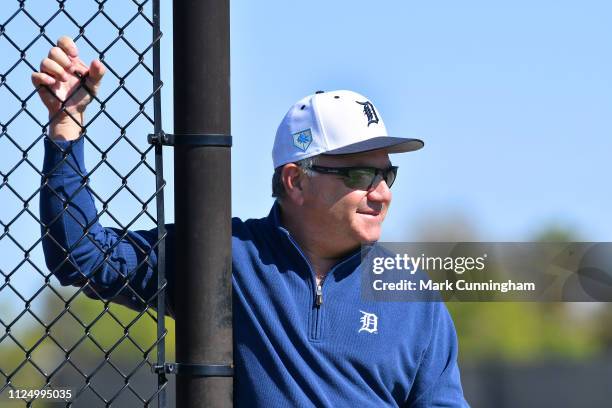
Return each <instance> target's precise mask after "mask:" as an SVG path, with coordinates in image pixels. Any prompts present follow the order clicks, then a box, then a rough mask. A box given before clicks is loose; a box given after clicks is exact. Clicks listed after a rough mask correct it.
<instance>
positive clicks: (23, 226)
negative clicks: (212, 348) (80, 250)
mask: <svg viewBox="0 0 612 408" xmlns="http://www.w3.org/2000/svg"><path fill="white" fill-rule="evenodd" d="M158 9H159V4H158V1H150V0H143V1H136V0H130V1H127V0H87V1H85V0H78V1H77V0H72V1H69V0H44V1H43V0H40V1H35V0H28V1H26V0H20V1H11V2H8V1H7V2H3V4H2V7H1V8H0V24H1V25H0V54H1V55H2V58H1V59H0V102H1V106H2V109H0V130H1V133H0V179H1V181H0V325H1V326H2V332H1V333H0V405H2V406H5V405H4V404H7V405H6V406H28V407H29V406H37V407H43V406H57V402H55V405H53V403H52V402H50V400H47V399H45V398H34V396H33V393H29V394H25V395H24V394H23V393H22V395H19V394H17V392H18V391H20V390H21V391H23V390H41V389H51V390H53V389H56V390H61V389H70V390H71V396H70V397H69V398H64V399H62V398H55V399H54V401H64V404H65V405H66V406H77V407H78V406H86V405H88V404H89V406H116V407H128V406H129V407H132V406H160V407H161V406H165V392H166V391H165V390H166V388H167V381H166V379H165V377H164V376H163V375H162V374H160V375H157V374H153V373H152V368H153V367H154V366H155V365H158V364H160V363H163V359H164V347H163V345H164V341H165V338H166V333H167V332H166V330H165V327H164V319H159V322H158V319H157V313H156V312H155V309H154V307H153V306H154V305H156V303H157V299H156V298H157V297H159V298H160V301H161V299H163V296H161V294H162V293H163V292H160V290H158V292H157V293H156V295H155V296H154V297H153V298H150V299H143V298H142V297H140V296H139V295H138V292H136V291H135V290H134V288H131V287H130V284H129V282H128V281H127V280H124V283H123V285H122V288H121V290H123V291H128V292H129V293H130V294H133V297H134V298H135V299H137V302H138V303H139V306H140V308H141V311H139V312H135V311H132V310H129V309H127V308H125V307H123V306H120V305H117V304H114V303H111V301H112V300H113V299H105V298H104V296H102V295H101V294H100V293H99V292H98V291H97V290H96V288H95V287H94V286H93V285H90V281H89V278H88V277H87V276H86V275H85V274H82V272H81V274H82V281H81V283H80V285H78V286H76V287H72V286H71V287H62V286H61V285H60V284H59V283H58V281H57V280H56V279H55V277H54V272H55V271H54V270H48V269H47V267H46V266H45V260H44V255H43V251H42V241H43V238H45V237H46V238H47V239H51V240H53V237H51V236H50V235H49V226H48V225H45V224H44V223H43V222H42V221H41V218H40V215H39V208H38V206H39V199H40V195H41V190H42V189H43V188H50V187H49V186H45V184H46V178H45V175H44V174H43V172H42V166H43V150H44V140H45V138H47V137H48V132H49V120H50V119H49V117H48V112H47V110H46V109H45V107H44V106H43V104H42V103H41V101H40V99H39V98H38V95H37V90H36V89H35V88H34V87H33V86H32V85H31V82H30V76H31V74H32V72H35V71H38V70H39V63H40V61H41V60H42V59H43V58H44V57H45V56H46V55H47V53H48V52H49V49H50V48H51V47H53V46H54V45H55V44H56V40H57V39H58V38H59V37H60V36H62V35H68V36H71V37H72V38H73V39H74V40H75V43H76V44H77V46H78V47H79V50H80V55H81V58H82V59H83V60H84V61H86V62H88V61H91V60H92V59H94V58H98V59H100V60H101V61H102V62H103V63H104V65H105V66H106V68H107V74H106V75H105V78H104V80H103V86H102V88H101V89H100V91H99V92H98V94H97V96H96V97H95V100H94V101H93V102H92V103H91V104H90V105H89V107H88V109H87V112H86V117H85V122H84V126H83V129H82V130H83V134H84V135H83V137H84V138H85V164H86V169H87V172H86V173H84V174H82V188H86V189H89V191H90V192H91V194H92V196H93V198H94V201H95V204H96V208H97V211H98V214H97V220H96V221H99V222H100V223H101V224H102V225H104V226H105V227H112V228H115V230H116V231H117V232H118V234H119V236H120V240H130V237H129V236H128V234H127V233H128V230H134V229H153V228H155V227H157V226H158V224H160V223H161V224H162V225H163V195H161V193H162V191H163V180H162V178H161V177H158V183H157V185H156V183H155V176H156V175H159V173H158V172H156V165H157V167H158V168H160V165H161V147H159V146H157V147H153V146H151V145H149V144H148V143H147V134H150V133H158V132H159V131H160V130H161V122H160V117H159V116H160V115H159V112H160V110H159V103H160V99H159V96H160V88H161V82H160V80H159V60H158V58H159V48H158V47H159V38H160V35H161V34H160V32H159V13H158ZM156 58H157V60H156ZM67 153H69V152H67ZM67 156H68V155H65V156H64V157H67ZM64 160H65V159H64ZM41 180H42V184H41ZM52 193H53V194H57V195H58V197H59V196H60V195H59V193H58V192H57V191H53V192H52ZM160 207H161V208H160ZM67 208H68V203H66V205H65V206H64V211H67ZM81 227H82V236H81V238H80V239H81V240H90V241H91V242H92V243H93V244H95V245H98V244H97V243H96V241H95V240H93V239H92V238H91V237H90V234H89V231H90V228H91V225H81ZM162 231H163V230H162ZM41 232H42V234H41ZM159 238H160V239H159V240H158V241H157V242H156V243H155V245H154V247H155V248H154V249H155V250H157V248H158V247H159V246H160V244H161V243H162V242H163V240H162V238H163V235H160V236H159ZM120 240H118V241H117V244H118V243H119V241H120ZM132 243H134V244H136V243H135V242H132ZM55 244H57V245H60V243H59V242H57V241H55ZM73 249H74V246H72V247H67V248H62V250H63V253H64V254H65V258H64V260H63V262H62V263H66V262H71V260H70V259H71V257H70V255H71V251H72V250H73ZM98 249H99V250H100V251H102V252H103V253H105V254H108V253H109V251H110V250H112V247H111V248H101V247H99V245H98ZM107 260H108V255H107V256H106V258H105V262H106V261H107ZM142 263H151V261H150V258H149V253H145V252H143V253H142V262H141V264H142ZM109 266H110V267H112V265H111V264H109ZM73 267H74V268H75V269H76V270H78V269H79V267H78V265H73ZM151 267H154V265H151ZM100 269H101V268H100ZM98 271H99V270H98ZM81 285H82V286H81ZM160 288H161V290H163V289H164V286H163V285H162V286H160ZM86 295H87V296H86ZM90 298H93V299H99V300H97V301H96V300H91V299H90ZM158 323H159V326H156V325H157V324H158ZM156 327H157V330H156ZM156 353H157V354H156ZM16 395H17V396H18V397H20V398H15V396H16ZM56 395H57V394H56ZM21 397H22V398H21Z"/></svg>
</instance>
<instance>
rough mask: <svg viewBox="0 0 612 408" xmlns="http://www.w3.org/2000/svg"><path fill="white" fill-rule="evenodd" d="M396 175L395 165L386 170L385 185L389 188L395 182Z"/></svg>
mask: <svg viewBox="0 0 612 408" xmlns="http://www.w3.org/2000/svg"><path fill="white" fill-rule="evenodd" d="M396 176H397V167H392V168H390V169H389V170H388V171H387V174H386V175H385V183H387V187H389V188H391V186H392V185H393V183H394V182H395V177H396Z"/></svg>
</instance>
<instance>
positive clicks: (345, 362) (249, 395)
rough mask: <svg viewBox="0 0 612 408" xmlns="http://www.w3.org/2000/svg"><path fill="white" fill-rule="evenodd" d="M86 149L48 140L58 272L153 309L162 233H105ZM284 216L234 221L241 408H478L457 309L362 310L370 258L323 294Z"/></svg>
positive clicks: (351, 264)
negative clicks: (460, 363)
mask: <svg viewBox="0 0 612 408" xmlns="http://www.w3.org/2000/svg"><path fill="white" fill-rule="evenodd" d="M83 143H84V142H83V138H80V139H79V140H78V141H75V142H55V143H54V142H52V141H50V140H49V139H45V161H44V166H43V173H44V174H45V176H44V177H43V186H44V187H43V189H42V191H41V206H40V210H41V220H42V222H43V223H44V225H45V226H47V228H48V229H47V228H45V227H44V226H43V228H42V232H43V236H44V240H43V249H44V253H45V257H46V263H47V266H48V267H49V269H50V270H51V271H53V273H54V274H55V276H56V277H57V279H58V280H59V281H60V283H61V284H62V285H75V286H83V285H85V284H86V283H87V286H86V288H85V289H84V292H85V293H86V294H87V295H88V296H90V297H92V298H94V299H99V298H100V297H102V298H104V299H105V300H112V301H113V302H116V303H121V304H123V305H126V306H128V307H130V308H132V309H135V310H142V309H143V308H144V307H145V304H144V303H143V302H142V300H140V299H139V298H142V299H145V300H149V299H150V298H151V297H152V296H153V295H154V293H155V291H156V288H157V276H156V268H155V265H156V264H157V252H156V251H157V249H156V248H153V246H154V244H155V242H156V241H157V230H155V229H154V230H149V231H129V232H127V235H125V236H124V235H123V234H122V231H120V230H117V229H112V228H104V227H102V226H101V225H100V224H99V223H98V222H97V213H96V208H95V205H94V202H93V199H92V196H91V193H90V192H89V190H88V188H87V185H86V183H87V180H86V179H85V178H84V176H85V175H86V170H85V166H84V155H83ZM56 144H57V146H56ZM58 147H59V148H58ZM63 150H65V151H66V152H67V154H66V155H64V154H63V152H62V151H63ZM64 156H66V159H65V160H63V157H64ZM65 203H68V204H67V207H66V210H64V206H65ZM279 212H280V208H279V206H278V205H276V204H275V205H274V206H273V207H272V210H271V211H270V214H269V215H268V216H267V217H266V218H262V219H251V220H247V221H241V220H240V219H238V218H234V219H233V220H232V236H233V237H232V257H233V263H232V267H233V278H232V283H233V290H234V291H233V302H234V303H233V313H234V317H233V318H234V321H233V323H234V342H235V343H234V362H235V366H236V372H235V379H234V381H235V383H234V398H235V403H236V405H237V406H245V407H246V406H248V407H312V406H315V407H346V406H352V407H385V406H386V407H395V406H403V407H415V408H416V407H466V406H467V403H466V402H465V400H464V397H463V392H462V389H461V382H460V378H459V370H458V367H457V339H456V334H455V329H454V327H453V323H452V320H451V318H450V316H449V314H448V311H447V309H446V307H445V305H444V304H443V303H437V302H406V303H401V302H368V301H364V300H362V298H361V296H360V281H361V279H360V270H359V268H360V253H359V251H357V252H356V253H354V254H352V255H350V256H348V257H346V258H345V259H344V260H342V261H341V262H339V263H338V264H337V265H335V266H334V267H333V268H332V270H331V271H330V272H329V274H328V275H327V277H326V278H325V280H324V281H323V283H322V284H321V285H320V287H319V288H318V287H317V284H316V281H315V276H314V272H313V270H312V268H311V266H310V264H309V262H308V260H307V258H306V257H305V256H304V254H303V253H302V252H301V250H300V248H299V246H298V245H297V244H296V242H295V241H294V240H293V239H292V237H291V235H290V234H289V232H288V231H287V230H286V229H285V228H283V226H282V225H281V224H280V214H279ZM167 228H168V236H167V241H166V242H167V252H166V253H167V256H166V263H167V267H166V270H167V279H168V288H169V289H168V291H167V293H168V298H167V301H168V314H169V315H171V316H173V315H174V312H173V308H172V306H173V304H174V300H173V299H174V293H173V290H174V271H173V269H172V268H173V265H174V237H175V235H174V226H173V225H168V227H167ZM83 235H85V238H82V237H83ZM126 280H127V281H129V285H130V287H131V288H132V289H133V291H135V292H136V293H137V295H136V294H134V293H133V291H132V290H130V289H128V288H125V287H124V284H125V282H126ZM96 293H97V294H98V295H99V296H98V295H96ZM151 305H152V306H155V300H154V299H152V300H151Z"/></svg>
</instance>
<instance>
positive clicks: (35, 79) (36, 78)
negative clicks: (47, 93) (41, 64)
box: [32, 72, 56, 88]
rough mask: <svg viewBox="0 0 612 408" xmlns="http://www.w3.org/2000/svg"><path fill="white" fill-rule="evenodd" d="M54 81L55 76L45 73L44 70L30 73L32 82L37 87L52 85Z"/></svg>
mask: <svg viewBox="0 0 612 408" xmlns="http://www.w3.org/2000/svg"><path fill="white" fill-rule="evenodd" d="M55 82H56V80H55V78H53V77H52V76H50V75H47V74H45V73H44V72H34V73H32V84H33V85H34V86H35V87H37V88H38V87H39V86H41V85H53V84H54V83H55Z"/></svg>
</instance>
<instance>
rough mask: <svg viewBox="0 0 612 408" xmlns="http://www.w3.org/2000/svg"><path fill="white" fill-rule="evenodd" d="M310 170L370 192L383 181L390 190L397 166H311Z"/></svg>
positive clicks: (348, 185) (350, 186)
mask: <svg viewBox="0 0 612 408" xmlns="http://www.w3.org/2000/svg"><path fill="white" fill-rule="evenodd" d="M311 169H312V170H313V171H316V172H317V173H321V174H335V175H338V176H341V177H342V181H343V182H344V185H345V186H347V187H348V188H353V189H357V190H370V189H371V188H372V187H375V186H376V185H378V183H379V182H380V181H381V180H385V183H387V186H388V187H389V188H391V186H392V185H393V182H394V181H395V178H396V176H397V166H389V167H388V168H386V169H379V168H377V167H325V166H316V165H315V166H312V167H311Z"/></svg>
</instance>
